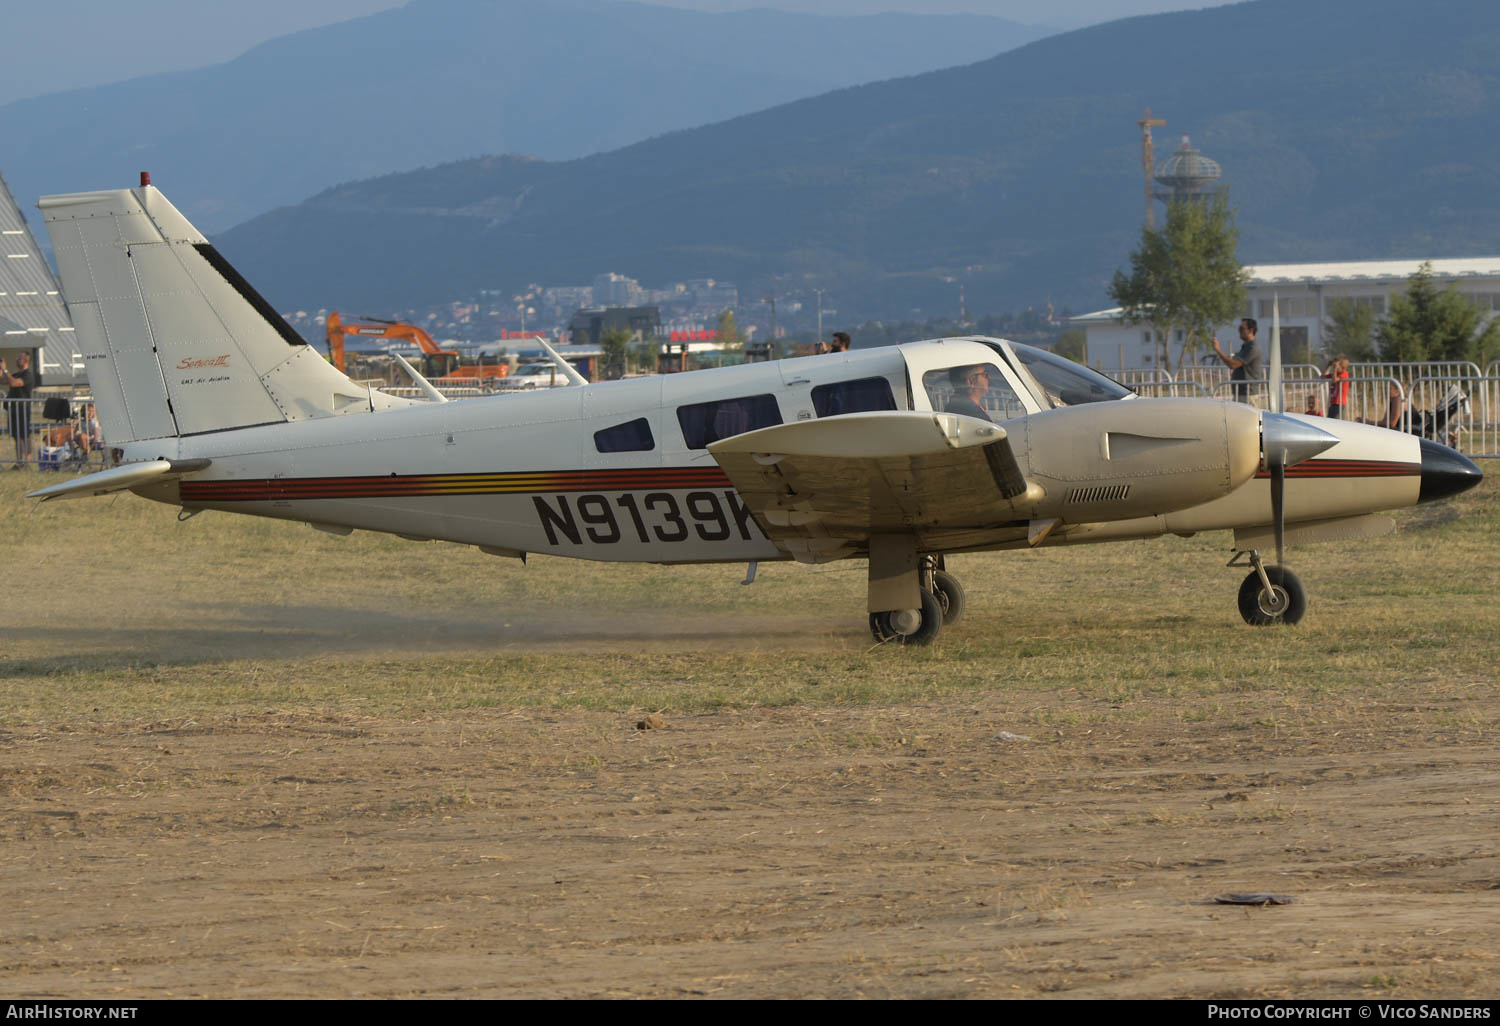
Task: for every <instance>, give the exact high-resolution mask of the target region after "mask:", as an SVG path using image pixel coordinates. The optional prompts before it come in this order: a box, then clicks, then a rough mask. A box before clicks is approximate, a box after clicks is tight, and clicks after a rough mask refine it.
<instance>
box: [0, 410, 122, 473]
mask: <svg viewBox="0 0 1500 1026" xmlns="http://www.w3.org/2000/svg"><path fill="white" fill-rule="evenodd" d="M51 401H63V402H66V403H67V410H66V413H67V416H65V417H48V416H47V413H48V412H55V413H60V412H63V411H61V410H51V411H49V408H48V403H49V402H51ZM104 462H105V450H104V439H103V437H102V436H101V434H100V432H99V419H98V417H97V416H96V415H95V410H94V400H93V398H92V397H91V396H87V395H85V396H82V397H77V396H71V395H55V396H34V397H32V398H30V399H0V465H3V464H7V463H8V464H10V465H12V466H34V467H39V468H40V469H42V470H68V469H73V470H83V469H95V468H98V467H102V466H104Z"/></svg>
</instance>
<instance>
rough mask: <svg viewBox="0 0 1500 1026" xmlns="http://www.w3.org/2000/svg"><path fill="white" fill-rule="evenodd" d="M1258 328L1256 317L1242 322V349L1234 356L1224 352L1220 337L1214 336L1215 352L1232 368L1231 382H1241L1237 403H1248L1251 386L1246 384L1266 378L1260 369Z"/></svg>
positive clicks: (1247, 318) (1236, 388) (1238, 385)
mask: <svg viewBox="0 0 1500 1026" xmlns="http://www.w3.org/2000/svg"><path fill="white" fill-rule="evenodd" d="M1256 327H1257V325H1256V323H1255V318H1254V317H1246V318H1245V319H1244V320H1242V321H1240V348H1239V349H1238V350H1237V351H1236V352H1235V354H1234V355H1233V356H1230V355H1229V354H1228V353H1226V352H1224V347H1223V346H1221V345H1219V336H1217V335H1215V336H1214V352H1215V353H1217V354H1218V356H1219V359H1221V360H1223V361H1224V364H1225V366H1227V367H1229V368H1230V373H1229V380H1230V381H1236V382H1239V384H1237V385H1235V386H1234V399H1235V402H1240V403H1248V402H1249V401H1250V386H1249V385H1248V384H1246V382H1249V381H1259V380H1260V379H1261V378H1263V377H1265V375H1264V374H1263V373H1262V372H1261V369H1260V346H1258V345H1256V343H1255V329H1256Z"/></svg>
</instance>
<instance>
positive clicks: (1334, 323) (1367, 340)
mask: <svg viewBox="0 0 1500 1026" xmlns="http://www.w3.org/2000/svg"><path fill="white" fill-rule="evenodd" d="M1377 320H1378V318H1377V317H1376V316H1375V311H1374V309H1372V308H1371V307H1369V306H1361V305H1360V304H1358V303H1356V302H1354V301H1353V300H1352V299H1334V300H1331V301H1330V302H1329V304H1328V320H1326V321H1324V322H1323V358H1324V359H1325V360H1326V359H1331V358H1333V357H1335V356H1337V355H1339V354H1340V353H1343V354H1344V355H1345V356H1347V357H1349V359H1351V360H1353V361H1354V362H1355V363H1365V362H1369V361H1372V360H1374V359H1376V352H1375V322H1376V321H1377Z"/></svg>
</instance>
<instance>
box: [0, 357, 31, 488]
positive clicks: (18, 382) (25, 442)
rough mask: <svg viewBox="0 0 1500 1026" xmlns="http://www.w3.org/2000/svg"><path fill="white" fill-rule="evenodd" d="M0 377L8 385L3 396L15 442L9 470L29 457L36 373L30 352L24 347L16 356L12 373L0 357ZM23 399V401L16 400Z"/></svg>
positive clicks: (19, 466)
mask: <svg viewBox="0 0 1500 1026" xmlns="http://www.w3.org/2000/svg"><path fill="white" fill-rule="evenodd" d="M0 379H4V381H5V383H6V384H7V385H9V386H10V391H9V392H7V393H6V394H5V398H6V399H9V400H11V401H10V402H8V403H6V406H8V407H9V409H8V410H7V411H6V412H7V413H8V414H9V421H10V425H9V426H10V434H11V437H12V438H13V439H15V443H16V462H15V465H14V466H12V467H11V468H10V469H11V470H20V469H21V464H23V463H25V462H27V461H28V460H30V459H31V390H32V389H33V388H35V387H36V374H34V373H33V372H32V370H31V354H30V353H28V352H27V351H25V350H24V349H23V350H22V351H21V352H20V354H19V355H17V356H16V372H15V373H14V374H12V373H11V372H10V368H9V367H7V366H6V365H5V359H4V357H0ZM17 400H24V401H19V402H18V401H17Z"/></svg>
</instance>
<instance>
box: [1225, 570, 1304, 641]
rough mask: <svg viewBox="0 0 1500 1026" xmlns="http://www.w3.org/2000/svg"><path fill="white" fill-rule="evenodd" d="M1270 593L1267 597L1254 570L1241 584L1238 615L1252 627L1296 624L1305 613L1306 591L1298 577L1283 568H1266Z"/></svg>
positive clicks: (1258, 575)
mask: <svg viewBox="0 0 1500 1026" xmlns="http://www.w3.org/2000/svg"><path fill="white" fill-rule="evenodd" d="M1266 577H1267V579H1268V580H1270V582H1271V594H1269V595H1268V594H1266V590H1265V588H1264V587H1263V586H1262V585H1261V583H1260V574H1258V573H1256V572H1255V571H1254V570H1252V571H1250V576H1249V577H1246V578H1245V580H1244V582H1243V583H1242V584H1241V585H1240V616H1242V617H1244V618H1245V622H1246V623H1248V624H1250V625H1252V626H1255V627H1268V626H1270V625H1271V624H1274V623H1296V622H1297V621H1298V620H1300V619H1302V614H1303V613H1305V612H1307V589H1306V588H1304V587H1302V582H1301V581H1300V580H1298V579H1297V575H1296V574H1294V573H1292V572H1291V571H1290V570H1288V569H1287V568H1286V567H1283V566H1268V567H1266Z"/></svg>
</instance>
